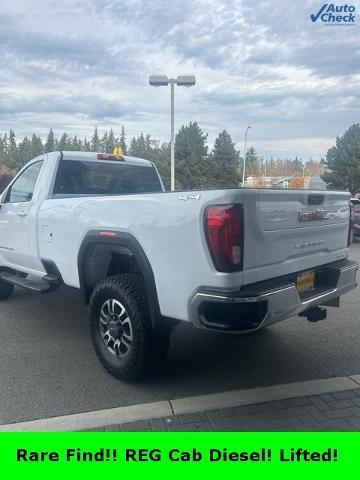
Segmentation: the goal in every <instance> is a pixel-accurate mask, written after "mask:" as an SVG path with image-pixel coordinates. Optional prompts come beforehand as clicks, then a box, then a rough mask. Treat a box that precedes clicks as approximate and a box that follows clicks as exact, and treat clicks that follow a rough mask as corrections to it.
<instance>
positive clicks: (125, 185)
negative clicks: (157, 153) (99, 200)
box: [53, 160, 162, 195]
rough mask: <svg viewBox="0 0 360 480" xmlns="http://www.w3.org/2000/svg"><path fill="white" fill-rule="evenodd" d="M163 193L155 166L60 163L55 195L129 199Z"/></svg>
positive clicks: (112, 163) (77, 162)
mask: <svg viewBox="0 0 360 480" xmlns="http://www.w3.org/2000/svg"><path fill="white" fill-rule="evenodd" d="M151 192H162V186H161V183H160V180H159V177H158V175H157V172H156V170H155V168H153V167H152V166H149V167H148V166H142V165H128V164H125V163H122V162H121V163H120V162H93V161H78V160H76V161H75V160H61V161H60V163H59V167H58V171H57V174H56V178H55V184H54V191H53V193H54V195H126V194H130V193H151Z"/></svg>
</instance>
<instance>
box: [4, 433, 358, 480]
mask: <svg viewBox="0 0 360 480" xmlns="http://www.w3.org/2000/svg"><path fill="white" fill-rule="evenodd" d="M359 451H360V434H358V433H4V434H0V472H1V476H2V478H22V479H28V478H36V479H41V478H47V479H50V480H52V479H54V478H65V479H66V478H75V477H77V478H87V479H89V478H97V479H99V480H100V479H103V478H104V475H105V476H106V478H114V479H115V478H121V479H123V478H129V479H132V478H134V477H136V478H138V477H139V478H141V477H142V478H144V479H145V478H154V477H155V478H156V477H157V478H165V477H166V478H169V479H171V480H172V479H174V478H182V479H184V478H185V479H186V480H187V479H190V478H197V479H199V480H200V478H203V477H204V476H205V478H216V479H221V478H230V476H231V477H232V478H241V477H243V478H248V479H249V478H251V477H254V476H255V478H259V477H260V476H261V477H262V478H264V479H265V478H269V477H276V478H283V476H286V477H288V478H291V479H294V478H302V479H304V478H306V480H308V479H309V478H318V479H319V478H325V476H326V478H327V479H329V478H339V475H343V476H344V475H346V474H350V473H355V472H357V471H358V470H359V465H360V461H359ZM80 476H81V477H80ZM83 476H86V477H83ZM107 476H109V477H107ZM124 476H125V477H124ZM200 476H201V477H200Z"/></svg>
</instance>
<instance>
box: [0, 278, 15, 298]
mask: <svg viewBox="0 0 360 480" xmlns="http://www.w3.org/2000/svg"><path fill="white" fill-rule="evenodd" d="M13 291H14V285H11V283H8V282H5V280H1V279H0V300H7V299H8V298H9V297H10V295H11V294H12V293H13Z"/></svg>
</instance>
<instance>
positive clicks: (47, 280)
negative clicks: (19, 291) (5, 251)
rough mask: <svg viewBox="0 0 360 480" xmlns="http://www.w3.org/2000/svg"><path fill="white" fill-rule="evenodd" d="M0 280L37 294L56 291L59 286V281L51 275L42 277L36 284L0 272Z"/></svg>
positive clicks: (17, 276)
mask: <svg viewBox="0 0 360 480" xmlns="http://www.w3.org/2000/svg"><path fill="white" fill-rule="evenodd" d="M0 278H1V279H2V280H5V281H6V282H8V283H11V284H12V285H15V286H17V287H22V288H26V289H27V290H31V291H32V292H37V293H49V292H52V291H53V290H56V289H57V288H58V287H59V286H60V284H61V280H60V279H59V278H58V277H54V276H51V275H44V277H43V279H42V280H40V281H37V282H34V281H31V280H29V279H28V278H24V277H20V276H19V275H15V274H13V273H8V272H1V273H0Z"/></svg>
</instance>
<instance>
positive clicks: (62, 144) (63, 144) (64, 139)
mask: <svg viewBox="0 0 360 480" xmlns="http://www.w3.org/2000/svg"><path fill="white" fill-rule="evenodd" d="M68 139H69V136H68V135H67V133H63V134H62V136H61V138H60V140H59V142H58V149H59V150H61V151H63V150H68V148H69V145H68Z"/></svg>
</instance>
